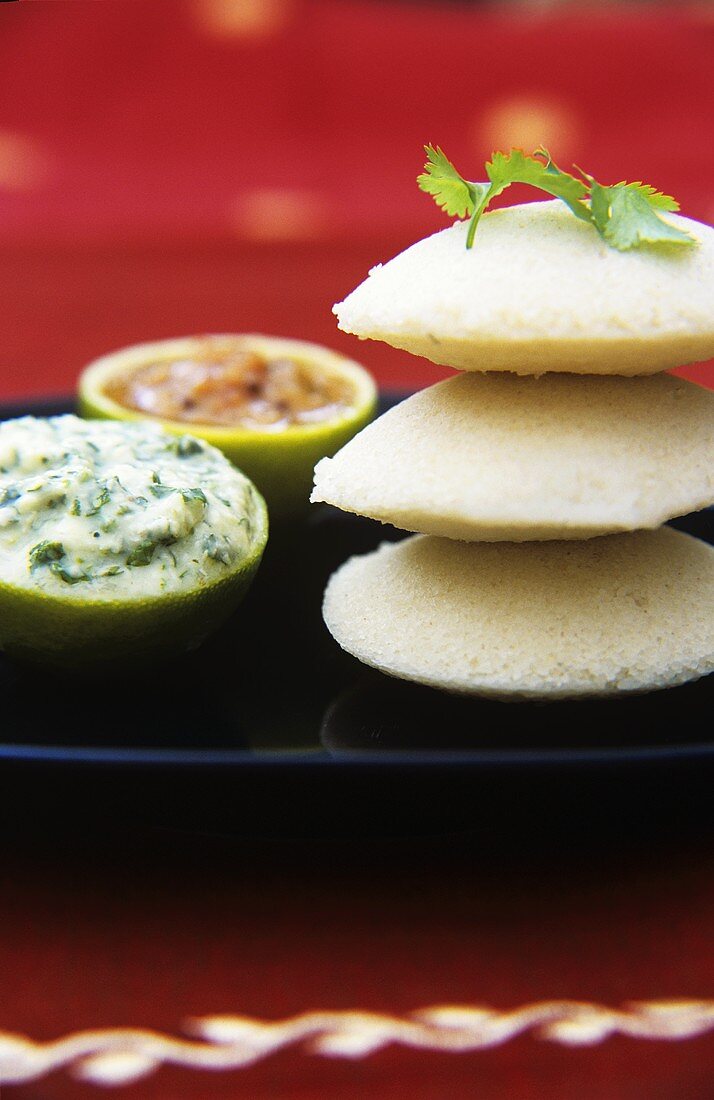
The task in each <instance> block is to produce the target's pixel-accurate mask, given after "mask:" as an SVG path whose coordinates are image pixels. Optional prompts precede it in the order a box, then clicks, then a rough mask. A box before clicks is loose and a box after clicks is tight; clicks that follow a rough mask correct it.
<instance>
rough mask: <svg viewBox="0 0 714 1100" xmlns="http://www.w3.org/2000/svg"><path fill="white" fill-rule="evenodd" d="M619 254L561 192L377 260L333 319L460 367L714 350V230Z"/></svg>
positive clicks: (609, 361)
mask: <svg viewBox="0 0 714 1100" xmlns="http://www.w3.org/2000/svg"><path fill="white" fill-rule="evenodd" d="M665 219H666V220H667V221H669V222H671V223H672V224H673V225H676V226H677V227H678V228H680V229H684V230H687V231H688V232H689V233H690V234H691V235H692V236H694V237H695V238H696V240H697V241H698V242H699V243H698V245H697V246H694V247H688V246H683V245H649V246H647V245H646V246H643V247H640V248H635V249H632V250H631V251H629V252H618V251H617V249H615V248H611V247H610V246H609V245H607V244H605V242H604V241H603V240H602V239H601V237H600V236H599V234H598V233H597V231H596V230H595V229H594V227H593V226H591V225H589V224H587V223H586V222H583V221H580V220H578V219H577V218H576V217H575V216H574V215H573V214H572V213H571V212H570V210H568V208H567V207H566V206H565V204H564V203H563V202H561V201H560V200H559V199H554V200H552V201H549V202H535V203H527V204H523V205H520V206H509V207H506V208H504V209H502V210H495V211H493V212H492V213H487V214H485V215H484V216H483V217H482V219H481V222H480V223H479V227H478V230H477V232H476V237H475V240H474V246H473V248H471V249H467V248H466V244H465V242H466V231H467V223H466V222H455V223H454V224H453V225H451V226H449V228H447V229H444V230H442V231H441V232H440V233H435V234H434V235H433V236H431V237H427V238H426V239H424V240H422V241H418V242H417V243H416V244H414V245H412V246H411V247H410V248H408V249H407V250H406V251H405V252H402V253H400V255H398V256H395V257H394V259H392V260H390V261H389V263H386V264H384V265H383V266H382V265H379V266H377V267H375V268H373V269H372V270H371V271H370V273H369V276H368V278H367V279H366V280H365V281H364V282H363V283H362V284H361V285H360V286H358V287H357V289H356V290H354V291H353V292H352V293H351V294H350V295H349V296H348V297H347V298H346V299H345V300H344V302H340V303H338V304H337V305H336V306H335V307H334V312H335V313H336V314H337V318H338V322H339V327H340V328H341V329H343V330H344V331H345V332H350V333H353V334H354V335H355V336H359V337H360V338H361V339H371V340H383V341H385V342H386V343H387V344H391V345H392V346H393V347H396V348H404V349H405V350H406V351H410V352H412V353H413V354H414V355H423V356H424V357H425V358H426V359H430V360H431V361H432V362H433V363H441V364H443V365H445V366H449V367H457V368H459V369H460V370H470V371H474V370H476V371H484V370H501V371H515V372H516V373H518V374H542V373H543V372H544V371H572V372H575V373H578V374H628V375H633V374H653V373H655V372H657V371H660V370H665V369H667V368H668V367H676V366H680V365H681V364H684V363H694V362H697V361H699V360H703V359H708V358H710V357H711V356H714V229H712V227H711V226H708V225H704V224H702V223H701V222H696V221H692V220H691V219H689V218H683V217H681V216H680V215H676V214H666V215H665Z"/></svg>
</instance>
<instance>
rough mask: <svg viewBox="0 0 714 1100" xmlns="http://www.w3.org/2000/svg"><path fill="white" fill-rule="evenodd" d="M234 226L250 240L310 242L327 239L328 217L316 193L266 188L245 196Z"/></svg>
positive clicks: (235, 213)
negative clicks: (324, 237) (323, 237)
mask: <svg viewBox="0 0 714 1100" xmlns="http://www.w3.org/2000/svg"><path fill="white" fill-rule="evenodd" d="M233 225H234V229H235V231H236V232H237V233H238V234H239V235H240V236H242V237H245V238H246V239H248V240H253V241H286V240H289V241H306V240H311V239H313V238H319V237H322V236H324V234H325V231H326V229H327V227H328V217H327V212H326V210H325V207H324V204H323V203H322V201H321V200H320V198H319V196H318V195H316V194H314V192H312V191H301V190H297V189H288V188H282V187H280V188H270V187H265V188H258V189H256V190H254V191H249V192H247V193H245V194H243V195H241V197H240V198H239V199H238V201H237V202H236V205H235V208H234V217H233Z"/></svg>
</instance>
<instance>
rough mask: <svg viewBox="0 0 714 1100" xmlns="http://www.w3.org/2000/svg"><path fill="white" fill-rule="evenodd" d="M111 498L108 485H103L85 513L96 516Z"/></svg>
mask: <svg viewBox="0 0 714 1100" xmlns="http://www.w3.org/2000/svg"><path fill="white" fill-rule="evenodd" d="M111 499H112V498H111V494H110V492H109V490H108V489H107V487H106V485H104V486H102V488H101V489H100V491H99V492H98V493H97V495H96V496H95V498H94V500H93V501H92V504H91V507H90V508H89V509H88V510H87V512H86V513H85V515H87V516H96V514H97V512H98V511H99V509H100V508H103V507H104V505H105V504H108V503H109V501H110V500H111Z"/></svg>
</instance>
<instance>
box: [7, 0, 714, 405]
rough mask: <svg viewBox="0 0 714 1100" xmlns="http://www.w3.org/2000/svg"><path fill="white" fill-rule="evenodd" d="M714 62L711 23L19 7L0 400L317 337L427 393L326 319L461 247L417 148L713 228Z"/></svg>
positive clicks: (313, 3)
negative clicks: (504, 154) (623, 189)
mask: <svg viewBox="0 0 714 1100" xmlns="http://www.w3.org/2000/svg"><path fill="white" fill-rule="evenodd" d="M241 12H242V13H243V14H242V15H241ZM251 13H252V15H251ZM261 13H262V14H261ZM713 43H714V19H713V18H712V11H711V6H710V5H704V4H703V5H700V6H698V7H697V6H693V7H691V8H688V7H687V5H677V6H676V7H672V8H663V9H654V10H653V9H648V8H646V7H645V8H642V9H640V8H639V7H636V8H629V9H624V10H622V11H619V10H614V9H612V8H610V7H609V6H604V7H599V6H598V5H591V6H590V7H589V8H586V9H580V8H577V9H575V10H570V9H568V10H566V11H562V12H552V13H550V14H547V13H546V14H541V15H537V14H533V13H529V12H528V10H526V9H523V8H520V7H519V6H516V7H514V8H509V9H503V10H500V9H486V10H483V11H481V10H479V9H478V8H477V7H474V6H472V5H469V4H465V3H458V2H452V3H442V4H437V3H428V2H423V0H422V2H414V3H409V2H407V0H383V2H379V0H372V2H370V0H151V3H150V4H146V3H144V4H141V3H136V2H135V0H102V2H101V3H96V2H92V0H67V2H55V0H33V2H29V0H24V2H22V3H19V4H3V5H2V6H0V257H1V261H2V262H1V263H0V301H1V302H2V311H1V315H0V392H2V393H4V394H5V395H13V396H24V395H26V394H31V393H41V392H47V391H54V392H57V391H68V390H71V389H72V387H73V385H74V382H75V379H76V376H77V373H78V371H79V370H80V369H81V367H82V366H83V365H84V364H85V363H86V362H87V361H89V360H90V359H91V358H93V357H95V356H97V355H99V354H102V353H104V352H106V351H109V350H111V349H112V348H116V347H120V346H123V345H124V344H127V343H132V342H136V341H141V340H147V339H154V338H160V337H169V336H177V335H182V334H186V333H190V332H206V331H246V330H247V331H250V330H258V331H267V332H270V333H276V334H281V335H289V336H297V337H305V338H308V339H314V340H317V341H319V342H323V343H326V344H328V345H331V346H333V347H335V348H337V349H338V350H342V351H344V352H345V353H347V354H349V355H354V356H356V357H358V358H361V359H362V360H363V361H364V363H365V364H366V365H367V366H368V367H370V368H371V369H372V370H373V371H374V372H375V373H376V374H377V376H378V378H379V380H380V382H382V383H383V384H384V385H387V386H389V385H392V386H394V385H399V386H404V385H407V386H418V385H423V384H425V383H427V382H430V381H433V380H434V379H436V378H438V377H440V376H442V375H443V373H444V372H443V371H442V370H441V368H437V367H434V366H432V365H431V364H429V363H428V362H426V361H425V360H419V359H415V358H412V357H409V356H407V355H406V354H403V353H400V352H397V351H394V350H393V349H390V348H388V347H383V346H381V345H379V344H375V343H369V342H368V343H365V344H358V343H357V342H356V341H355V340H354V338H352V337H348V336H345V335H343V334H341V333H339V332H338V331H337V328H336V324H335V320H334V318H333V316H332V314H331V306H332V303H333V302H335V301H337V300H339V299H340V298H342V297H343V296H344V295H345V294H346V293H347V292H348V291H349V290H351V289H352V288H353V287H354V286H355V285H356V284H357V283H358V282H360V281H361V280H362V279H363V278H364V276H365V275H366V273H367V270H368V269H369V267H370V266H372V265H373V264H374V263H376V262H378V261H383V260H385V259H388V258H389V257H390V256H392V255H394V253H395V252H397V251H399V250H400V249H402V248H403V247H405V246H406V245H407V244H409V243H411V242H412V241H413V240H415V239H417V238H418V237H420V236H424V235H425V234H427V233H428V232H431V231H433V230H435V229H438V228H440V227H441V226H443V225H445V224H446V219H445V217H444V216H443V215H442V214H441V213H440V212H439V211H438V210H437V208H436V206H435V205H434V204H433V203H432V201H431V200H430V199H429V198H428V197H427V196H425V195H423V194H422V193H421V192H420V191H419V190H418V189H417V187H416V185H415V182H414V179H415V176H416V175H417V173H418V172H419V171H420V169H421V166H422V163H423V159H424V158H423V154H422V146H423V145H424V144H425V143H426V142H429V141H431V142H435V143H439V144H441V145H442V146H443V147H444V148H445V149H446V150H447V152H448V153H449V155H450V156H451V157H452V158H453V159H454V160H455V161H456V163H457V164H458V165H459V166H461V167H462V168H463V171H464V172H465V173H466V174H471V175H473V176H476V177H478V174H479V172H481V171H482V165H483V163H484V161H485V160H486V159H487V157H488V156H489V154H490V152H491V150H492V149H493V148H494V147H498V146H500V147H503V146H506V145H508V144H510V143H522V144H524V145H525V146H526V147H527V148H528V147H529V146H530V147H535V145H537V144H538V142H541V141H542V142H544V143H545V144H547V145H549V146H550V148H551V151H552V153H553V154H554V155H555V156H557V157H558V158H559V159H560V160H561V161H562V162H564V163H565V164H568V163H571V162H576V163H579V164H581V165H583V166H584V167H586V168H587V170H588V171H590V172H591V173H592V174H594V175H596V176H597V177H599V178H601V179H602V180H604V181H605V182H612V181H615V180H618V179H622V178H628V179H640V178H644V179H645V180H647V181H651V182H653V183H654V184H656V185H657V187H659V188H661V189H663V190H665V191H667V192H670V193H673V194H674V195H676V196H677V198H678V199H679V201H680V203H681V205H682V209H683V210H684V211H685V212H686V213H687V214H689V215H691V216H693V217H696V218H701V219H704V220H712V219H714V187H713V181H714V144H713V143H712V141H711V137H712V127H711V104H712V102H713V101H714V66H712V56H713V55H712V44H713ZM530 196H532V197H536V196H535V195H534V193H533V192H531V193H530ZM520 197H528V194H527V192H526V193H524V194H523V195H522V196H520ZM512 198H513V195H511V194H509V196H508V201H512ZM687 373H688V374H690V375H691V376H692V377H696V378H699V379H700V380H703V381H708V382H710V383H711V382H712V381H714V374H713V373H712V367H711V366H710V367H708V368H705V367H695V368H689V370H688V372H687Z"/></svg>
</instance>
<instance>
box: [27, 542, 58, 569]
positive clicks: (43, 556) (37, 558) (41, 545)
mask: <svg viewBox="0 0 714 1100" xmlns="http://www.w3.org/2000/svg"><path fill="white" fill-rule="evenodd" d="M64 553H65V551H64V546H63V545H62V543H61V542H49V541H48V540H47V539H43V541H42V542H38V543H36V544H35V545H34V546H33V547H32V549H31V550H30V555H29V556H30V568H31V569H36V568H37V566H38V565H48V564H49V563H50V562H56V561H59V559H60V558H63V557H64Z"/></svg>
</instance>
